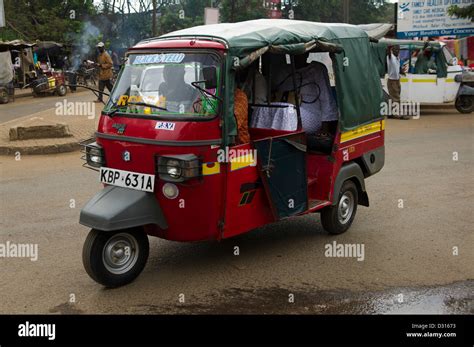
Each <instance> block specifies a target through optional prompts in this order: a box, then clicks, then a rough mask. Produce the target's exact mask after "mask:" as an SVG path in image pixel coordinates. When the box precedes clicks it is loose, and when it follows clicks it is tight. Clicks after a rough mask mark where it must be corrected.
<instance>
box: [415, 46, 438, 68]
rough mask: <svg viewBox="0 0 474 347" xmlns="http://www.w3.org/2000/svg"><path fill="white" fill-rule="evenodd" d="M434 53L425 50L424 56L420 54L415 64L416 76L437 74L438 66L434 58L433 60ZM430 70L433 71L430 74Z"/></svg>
mask: <svg viewBox="0 0 474 347" xmlns="http://www.w3.org/2000/svg"><path fill="white" fill-rule="evenodd" d="M432 55H433V53H432V52H431V51H430V50H428V49H425V51H424V52H423V54H418V59H417V61H416V64H415V73H416V74H428V73H433V71H434V72H436V64H435V62H434V57H433V59H432ZM430 70H432V71H431V72H430Z"/></svg>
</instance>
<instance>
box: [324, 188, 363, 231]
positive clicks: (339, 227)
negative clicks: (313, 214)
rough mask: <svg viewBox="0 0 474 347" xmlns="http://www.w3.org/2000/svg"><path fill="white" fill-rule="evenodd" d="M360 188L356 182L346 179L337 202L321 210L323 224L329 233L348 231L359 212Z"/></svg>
mask: <svg viewBox="0 0 474 347" xmlns="http://www.w3.org/2000/svg"><path fill="white" fill-rule="evenodd" d="M358 194H359V193H358V190H357V187H356V185H355V184H354V182H352V181H351V180H348V181H345V182H344V184H343V185H342V187H341V190H340V192H339V195H338V197H337V199H338V200H337V203H336V204H335V205H332V206H328V207H325V208H323V209H322V210H321V224H322V225H323V228H324V230H326V231H327V232H328V233H329V234H342V233H344V232H346V231H347V230H348V229H349V228H350V226H351V224H352V221H353V220H354V217H355V215H356V212H357V204H358Z"/></svg>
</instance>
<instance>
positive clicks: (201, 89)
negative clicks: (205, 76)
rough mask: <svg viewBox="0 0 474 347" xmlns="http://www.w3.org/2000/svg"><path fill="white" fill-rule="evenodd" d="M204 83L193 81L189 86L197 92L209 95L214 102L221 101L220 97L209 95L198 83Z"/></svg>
mask: <svg viewBox="0 0 474 347" xmlns="http://www.w3.org/2000/svg"><path fill="white" fill-rule="evenodd" d="M204 82H206V81H194V82H191V85H192V86H193V87H194V88H196V89H197V90H199V91H200V92H202V93H204V94H206V95H209V96H210V97H212V98H214V99H216V100H219V101H222V99H221V98H220V97H218V96H217V95H214V94H212V93H209V92H208V91H207V90H206V89H204V88H202V87H201V86H200V85H199V84H198V83H204Z"/></svg>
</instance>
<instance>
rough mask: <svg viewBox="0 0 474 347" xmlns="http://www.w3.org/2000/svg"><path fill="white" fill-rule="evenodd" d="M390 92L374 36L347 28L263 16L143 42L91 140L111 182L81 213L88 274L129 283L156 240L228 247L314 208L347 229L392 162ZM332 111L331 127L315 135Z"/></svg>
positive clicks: (330, 226) (328, 223)
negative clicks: (386, 94)
mask: <svg viewBox="0 0 474 347" xmlns="http://www.w3.org/2000/svg"><path fill="white" fill-rule="evenodd" d="M309 53H311V54H313V57H314V59H316V61H313V62H310V63H308V60H307V55H308V54H309ZM302 57H303V58H304V59H301V58H302ZM318 59H319V60H318ZM305 61H306V62H305ZM301 62H303V63H301ZM299 64H303V65H304V64H308V66H309V68H311V69H313V68H314V69H317V70H314V71H319V72H318V74H320V76H319V75H318V76H316V74H308V73H306V74H305V73H304V72H303V71H308V70H304V69H306V68H307V66H305V67H304V68H302V69H300V68H301V66H299ZM282 71H289V74H288V76H286V78H283V80H285V79H286V82H281V76H279V74H280V75H281V72H282ZM311 71H312V70H311ZM313 77H314V78H315V80H314V81H319V82H314V81H313V82H308V83H307V82H306V80H307V78H313ZM316 78H318V79H317V80H316ZM282 85H286V87H285V88H286V89H279V88H281V86H282ZM307 88H310V89H307ZM308 90H309V91H315V92H314V94H311V93H308ZM243 94H245V96H243ZM313 95H316V97H314V98H313ZM382 96H383V92H382V87H381V83H380V79H379V76H378V74H377V69H376V66H375V62H374V61H373V56H372V54H371V46H370V42H369V37H368V36H367V34H366V33H365V32H364V31H363V30H361V29H359V28H357V27H356V26H352V25H346V24H328V23H313V22H305V21H295V20H283V19H282V20H277V19H274V20H265V19H262V20H253V21H247V22H241V23H232V24H216V25H207V26H199V27H194V28H189V29H184V30H180V31H176V32H173V33H170V34H166V35H163V36H161V37H158V38H152V39H148V40H144V41H142V42H140V43H138V44H137V45H135V46H134V47H132V48H130V49H129V51H128V53H127V59H126V63H125V65H124V67H123V68H122V70H121V72H120V75H119V77H118V80H117V82H116V84H115V86H114V88H113V91H112V93H111V95H110V98H109V100H108V103H107V104H106V105H105V107H104V109H103V111H102V114H101V118H100V121H99V125H98V129H97V132H96V133H95V138H94V139H90V140H89V141H86V142H85V143H84V152H85V156H84V159H85V160H86V163H85V165H86V166H87V167H89V168H92V169H95V170H97V171H99V174H98V176H99V179H100V182H102V183H103V184H104V189H103V190H102V191H101V192H99V193H98V194H97V195H95V196H94V197H93V198H92V199H91V200H90V201H89V202H88V203H87V204H86V205H85V206H84V207H83V209H82V211H81V214H80V223H81V224H82V225H85V226H87V227H89V228H92V230H91V231H90V233H89V235H88V236H87V239H86V241H85V244H84V248H83V263H84V267H85V269H86V271H87V273H88V274H89V275H90V276H91V277H92V278H93V279H94V280H95V281H97V282H98V283H101V284H103V285H105V286H107V287H117V286H121V285H124V284H127V283H129V282H131V281H133V280H134V279H135V278H136V277H137V276H138V275H139V273H140V272H141V271H142V269H143V268H144V266H145V263H146V261H147V258H148V253H149V247H148V238H147V235H150V236H157V237H161V238H164V239H167V240H174V241H183V242H189V241H202V240H221V239H226V238H230V237H233V236H236V235H239V234H242V233H246V232H248V231H250V230H253V229H255V228H258V227H261V226H263V225H266V224H269V223H273V222H276V221H279V220H282V219H286V218H290V217H295V216H301V215H305V214H310V213H316V212H319V213H321V222H322V226H323V228H324V229H325V230H326V231H327V232H329V233H331V234H341V233H344V232H345V231H347V230H348V229H349V227H350V226H351V224H352V222H353V220H354V217H355V215H356V212H357V208H358V205H363V206H369V198H368V194H367V192H366V188H365V179H366V178H367V177H369V176H371V175H374V174H375V173H377V172H378V171H380V170H381V169H382V167H383V165H384V156H385V155H384V118H383V117H381V116H380V112H379V110H380V103H381V101H382ZM242 98H243V99H244V100H245V99H246V98H247V102H244V101H242V100H243V99H242ZM282 98H286V99H285V100H286V101H282ZM247 104H248V105H247ZM307 105H311V107H308V106H307ZM329 105H332V106H331V107H334V108H333V110H332V111H334V114H335V116H336V119H333V120H330V121H328V122H325V121H322V122H321V123H322V125H323V126H324V127H325V129H326V130H325V131H324V132H317V133H313V132H312V133H311V134H310V133H308V131H307V129H305V124H307V123H306V120H308V117H309V119H310V120H317V117H323V116H324V114H321V113H318V112H319V111H318V110H319V109H326V107H327V106H329ZM246 106H248V107H246ZM308 110H316V111H315V112H316V113H314V114H312V113H311V112H308ZM246 112H247V113H248V119H247V120H246V121H245V122H242V118H240V115H242V114H246ZM323 119H324V118H323ZM244 134H248V139H247V140H242V138H243V136H242V135H244ZM295 232H297V230H295Z"/></svg>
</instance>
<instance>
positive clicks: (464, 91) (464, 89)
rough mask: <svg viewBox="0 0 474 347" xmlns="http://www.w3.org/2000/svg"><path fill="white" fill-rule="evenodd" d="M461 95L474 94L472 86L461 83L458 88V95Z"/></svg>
mask: <svg viewBox="0 0 474 347" xmlns="http://www.w3.org/2000/svg"><path fill="white" fill-rule="evenodd" d="M461 95H474V87H469V86H468V85H465V84H463V85H461V88H459V92H458V96H461Z"/></svg>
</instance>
